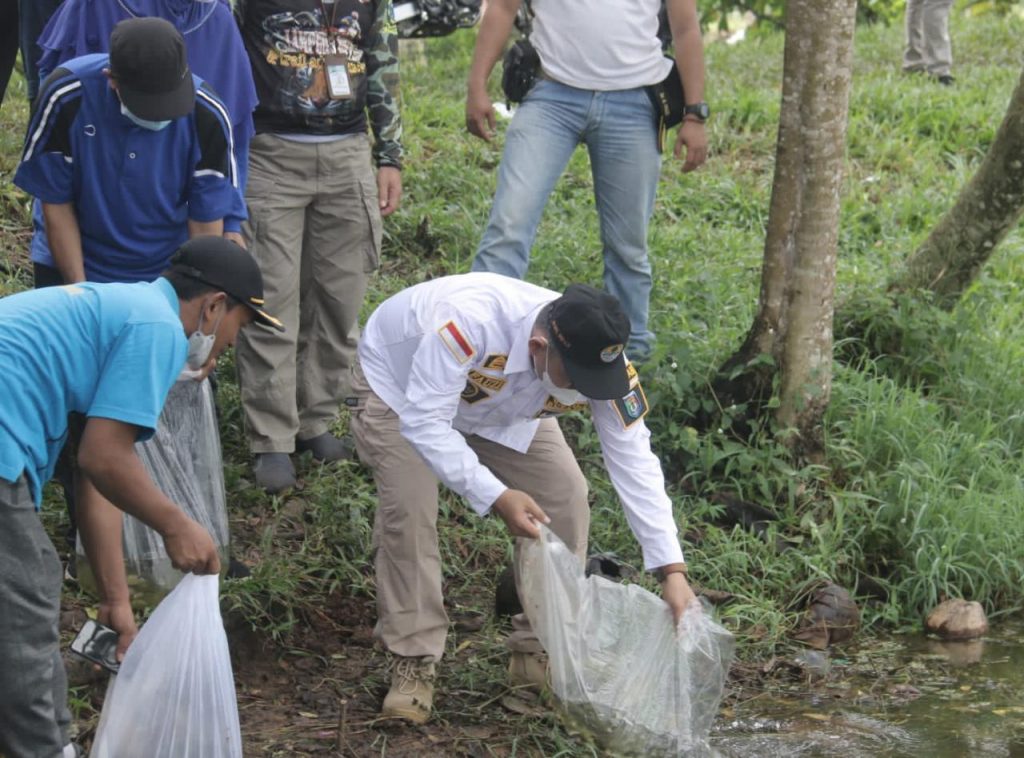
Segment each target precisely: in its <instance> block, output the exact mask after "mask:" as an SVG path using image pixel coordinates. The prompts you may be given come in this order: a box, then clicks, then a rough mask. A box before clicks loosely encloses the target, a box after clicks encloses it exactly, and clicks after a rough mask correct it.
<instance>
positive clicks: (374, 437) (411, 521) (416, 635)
mask: <svg viewBox="0 0 1024 758" xmlns="http://www.w3.org/2000/svg"><path fill="white" fill-rule="evenodd" d="M353 391H354V392H355V394H356V396H357V397H358V398H359V404H358V405H357V407H356V408H355V409H354V411H353V414H352V421H351V429H352V435H353V437H354V438H355V442H356V450H357V451H358V453H359V458H360V460H362V461H363V462H364V463H365V464H367V465H368V466H370V467H371V468H372V469H373V476H374V480H375V481H376V483H377V498H378V505H377V515H376V518H375V520H374V525H373V551H374V568H375V571H376V576H377V625H376V628H375V629H374V635H375V636H376V638H377V639H378V640H380V641H381V643H382V644H383V645H384V647H385V648H387V649H388V650H389V651H391V652H392V653H394V654H396V655H402V656H412V657H426V658H429V659H431V660H433V661H438V660H440V659H441V656H442V655H443V653H444V645H445V638H446V636H447V634H448V615H447V613H445V609H444V598H443V596H442V588H441V555H440V551H439V549H438V541H437V510H438V506H437V484H438V481H437V478H436V477H435V476H434V474H433V472H432V471H431V470H430V469H429V468H428V467H427V465H426V463H424V462H423V459H422V458H420V456H419V454H418V453H416V451H415V450H414V449H413V448H412V446H411V445H410V444H409V443H408V442H406V440H405V438H404V437H402V435H401V432H400V431H399V421H398V414H396V413H395V412H394V411H393V410H391V408H389V407H388V406H387V404H386V403H385V402H384V401H383V400H381V399H380V398H379V397H378V396H377V395H376V394H375V393H374V392H373V391H372V390H371V389H370V388H369V386H368V385H367V383H366V379H365V377H364V376H363V374H362V371H361V370H360V369H359V366H358V364H357V365H356V369H355V372H354V380H353ZM466 441H467V442H468V443H469V446H470V447H471V448H473V451H474V452H475V453H476V454H477V456H478V457H479V458H480V462H481V463H482V464H483V465H485V466H487V468H489V469H490V470H491V471H493V472H494V474H495V475H496V476H497V477H498V478H499V479H500V480H501V481H503V482H504V483H505V484H506V485H508V486H509V487H510V488H513V489H518V490H522V491H524V492H526V493H528V494H529V495H531V496H532V497H533V499H534V500H536V501H537V504H538V505H540V507H541V508H542V509H543V510H544V512H545V513H546V514H547V515H548V516H549V517H550V518H551V524H550V527H551V529H552V531H554V532H555V534H557V535H558V536H559V537H561V538H562V540H563V541H564V542H565V543H566V545H568V546H569V549H571V550H572V551H573V552H575V553H576V554H577V555H578V556H579V558H580V561H581V563H582V561H583V558H584V556H585V555H586V550H587V533H588V531H589V528H590V509H589V506H588V504H587V482H586V479H584V477H583V472H582V471H580V467H579V464H578V463H577V462H576V457H575V456H574V455H573V453H572V451H571V450H570V449H569V445H568V444H567V443H566V441H565V437H564V436H562V430H561V429H560V428H559V426H558V422H557V421H556V420H555V419H553V418H548V419H543V420H542V421H541V423H540V428H539V429H538V431H537V435H536V436H535V437H534V439H533V443H532V444H531V445H530V448H529V450H528V451H527V452H526V453H525V454H524V453H518V452H516V451H514V450H510V449H509V448H507V447H504V446H502V445H499V444H497V443H495V442H491V441H490V440H485V439H483V438H482V437H478V436H476V435H470V436H467V437H466ZM512 624H513V629H514V631H513V633H512V635H511V636H510V637H509V640H508V644H509V647H510V648H512V649H513V650H521V651H539V650H541V649H542V648H541V646H540V643H539V642H538V641H537V637H536V635H535V634H534V633H533V632H532V630H531V629H530V624H529V620H528V619H527V618H526V617H525V616H523V615H522V614H520V615H519V616H516V617H515V618H513V620H512Z"/></svg>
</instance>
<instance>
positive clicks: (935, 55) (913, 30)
mask: <svg viewBox="0 0 1024 758" xmlns="http://www.w3.org/2000/svg"><path fill="white" fill-rule="evenodd" d="M952 8H953V0H907V13H906V37H907V46H906V48H905V49H904V51H903V70H904V71H924V72H925V73H927V74H931V75H932V76H948V75H949V72H950V70H951V69H952V67H953V49H952V46H951V45H950V42H949V12H950V10H951V9H952Z"/></svg>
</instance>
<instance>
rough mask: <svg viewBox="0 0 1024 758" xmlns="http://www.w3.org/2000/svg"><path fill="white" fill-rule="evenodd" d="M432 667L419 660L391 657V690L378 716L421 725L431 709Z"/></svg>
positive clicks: (432, 696)
mask: <svg viewBox="0 0 1024 758" xmlns="http://www.w3.org/2000/svg"><path fill="white" fill-rule="evenodd" d="M434 677H435V673H434V664H433V663H430V662H428V661H425V660H423V659H422V658H406V657H404V656H400V655H396V656H394V659H393V662H392V668H391V689H389V690H388V694H387V695H386V696H385V697H384V705H383V707H382V708H381V709H380V713H381V715H382V716H384V717H385V718H393V719H405V720H406V721H411V722H412V723H414V724H425V723H426V722H427V719H429V718H430V711H431V709H432V708H433V707H434Z"/></svg>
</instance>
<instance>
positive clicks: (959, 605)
mask: <svg viewBox="0 0 1024 758" xmlns="http://www.w3.org/2000/svg"><path fill="white" fill-rule="evenodd" d="M924 628H925V631H927V632H930V633H932V634H937V635H938V636H940V637H942V639H944V640H970V639H974V638H975V637H980V636H981V635H983V634H985V633H986V632H988V619H987V618H986V617H985V611H984V610H983V609H982V607H981V603H979V602H976V601H967V600H962V599H960V598H953V599H951V600H946V601H944V602H941V603H939V604H938V605H937V606H935V608H933V609H932V612H931V613H929V614H928V618H927V619H925V622H924Z"/></svg>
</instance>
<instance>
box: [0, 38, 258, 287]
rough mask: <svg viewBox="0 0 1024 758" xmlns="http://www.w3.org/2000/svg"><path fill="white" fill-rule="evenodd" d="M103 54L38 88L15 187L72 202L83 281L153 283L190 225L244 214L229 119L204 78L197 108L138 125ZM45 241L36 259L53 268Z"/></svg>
mask: <svg viewBox="0 0 1024 758" xmlns="http://www.w3.org/2000/svg"><path fill="white" fill-rule="evenodd" d="M109 66H110V59H109V56H107V55H85V56H82V57H81V58H75V59H73V60H70V61H68V62H67V63H65V64H64V65H62V66H61V67H59V68H58V69H56V70H55V71H54V72H53V73H52V74H50V76H49V77H48V78H47V80H46V81H45V82H44V83H43V86H42V88H41V90H40V92H39V97H38V98H37V99H36V102H35V106H34V111H33V114H32V119H31V121H30V122H29V127H28V133H27V135H26V139H25V150H24V152H23V154H22V159H21V163H20V164H19V166H18V170H17V172H16V173H15V175H14V183H15V184H17V185H18V186H19V187H21V188H22V189H23V190H25V191H26V192H28V193H29V194H31V195H34V196H35V197H37V198H39V199H40V200H41V201H42V202H44V203H51V204H61V203H71V204H72V205H73V206H74V209H75V214H76V216H77V218H78V226H79V229H80V231H81V236H82V254H83V258H84V263H85V274H86V279H88V280H89V281H94V282H110V281H117V282H138V281H152V280H153V279H155V278H156V277H158V276H159V275H160V273H161V272H162V271H163V270H164V269H166V268H167V262H168V260H169V259H170V257H171V254H172V253H173V252H174V251H175V250H177V249H178V247H179V246H180V245H181V244H182V243H183V242H185V241H186V240H187V239H188V221H189V219H192V220H193V221H216V220H218V219H222V218H224V217H225V216H226V215H227V214H228V213H230V212H232V211H233V210H234V211H235V212H237V211H238V208H237V204H238V192H237V189H236V188H237V166H236V164H235V157H234V152H233V136H232V130H231V119H230V117H229V115H228V111H227V108H226V107H225V106H224V104H223V103H222V102H221V100H220V99H219V98H218V97H217V96H216V95H215V94H214V93H213V92H212V90H210V88H209V87H208V86H206V85H205V84H204V83H203V81H202V80H201V79H199V78H198V77H193V78H194V80H195V83H196V106H195V110H194V111H193V112H192V113H191V114H189V115H187V116H183V117H181V118H177V119H174V120H173V121H172V122H171V123H170V124H169V125H168V126H167V127H166V128H164V129H161V130H159V131H153V130H151V129H144V128H142V127H140V126H137V125H135V124H134V123H132V121H131V120H129V119H128V118H127V117H126V116H124V115H123V114H122V113H121V101H120V100H119V99H118V97H117V95H116V94H115V93H114V91H113V90H112V89H111V88H110V84H109V79H107V77H106V75H105V74H104V73H103V69H104V68H108V67H109ZM39 242H41V243H44V244H35V243H33V245H32V259H33V260H35V261H38V262H39V263H45V264H46V265H49V266H53V265H54V262H53V258H52V256H51V255H50V252H49V249H48V248H47V247H46V246H45V241H44V240H42V239H40V240H39Z"/></svg>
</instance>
